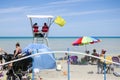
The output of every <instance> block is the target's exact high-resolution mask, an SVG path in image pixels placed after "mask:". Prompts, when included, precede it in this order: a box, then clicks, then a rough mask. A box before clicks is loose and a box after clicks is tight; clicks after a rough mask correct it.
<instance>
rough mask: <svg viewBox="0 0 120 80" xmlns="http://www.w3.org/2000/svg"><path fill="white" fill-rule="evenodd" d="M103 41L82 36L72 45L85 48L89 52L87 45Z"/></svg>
mask: <svg viewBox="0 0 120 80" xmlns="http://www.w3.org/2000/svg"><path fill="white" fill-rule="evenodd" d="M100 41H101V40H100V39H98V38H95V37H89V36H82V37H80V38H78V39H77V40H75V41H74V42H73V43H72V45H73V46H82V45H84V46H85V49H86V50H87V47H86V45H88V44H94V43H98V42H100Z"/></svg>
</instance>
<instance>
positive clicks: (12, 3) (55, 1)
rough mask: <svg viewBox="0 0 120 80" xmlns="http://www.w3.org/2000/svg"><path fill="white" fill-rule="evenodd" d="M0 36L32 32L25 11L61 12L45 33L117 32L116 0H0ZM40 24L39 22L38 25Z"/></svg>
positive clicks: (119, 2)
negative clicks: (60, 20) (62, 22)
mask: <svg viewBox="0 0 120 80" xmlns="http://www.w3.org/2000/svg"><path fill="white" fill-rule="evenodd" d="M0 3H1V4H0V28H1V29H0V36H32V32H31V26H30V21H29V19H28V18H27V16H26V15H53V16H55V17H56V16H61V17H63V18H64V19H65V20H66V24H65V26H64V27H59V26H58V25H56V24H54V23H53V24H52V26H51V28H50V32H49V36H68V37H69V36H120V0H1V1H0ZM40 26H41V25H40Z"/></svg>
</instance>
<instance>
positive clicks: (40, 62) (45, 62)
mask: <svg viewBox="0 0 120 80" xmlns="http://www.w3.org/2000/svg"><path fill="white" fill-rule="evenodd" d="M35 50H36V51H35ZM31 51H32V52H33V54H39V53H41V54H40V55H37V56H34V57H33V68H34V69H40V70H42V69H55V68H56V60H55V56H54V54H53V52H52V50H51V49H50V48H48V47H47V46H46V45H45V44H36V43H32V44H29V45H28V46H26V47H25V48H24V49H23V53H25V54H26V53H28V52H31ZM42 53H43V54H42Z"/></svg>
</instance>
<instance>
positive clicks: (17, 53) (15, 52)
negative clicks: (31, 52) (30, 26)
mask: <svg viewBox="0 0 120 80" xmlns="http://www.w3.org/2000/svg"><path fill="white" fill-rule="evenodd" d="M21 53H22V49H21V47H20V44H19V43H18V42H17V43H16V49H15V50H14V58H16V57H18V55H20V54H21Z"/></svg>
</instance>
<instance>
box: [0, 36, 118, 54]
mask: <svg viewBox="0 0 120 80" xmlns="http://www.w3.org/2000/svg"><path fill="white" fill-rule="evenodd" d="M76 39H77V38H75V37H69V38H65V37H62V38H58V37H57V38H56V37H54V38H48V40H49V47H50V49H51V50H53V51H66V50H67V49H68V48H69V50H70V51H77V52H85V50H86V49H85V46H72V42H73V41H75V40H76ZM99 39H101V40H102V41H101V42H99V43H95V44H89V45H86V48H87V50H89V51H90V53H92V50H93V49H94V48H95V49H96V50H97V52H98V53H100V52H101V50H102V49H105V50H106V51H107V52H106V54H107V55H120V38H119V37H115V38H113V37H112V38H105V37H104V38H99ZM17 42H19V43H20V45H21V47H22V48H25V47H26V46H27V45H28V44H30V43H32V42H33V38H30V37H3V38H0V47H1V48H3V49H4V50H5V51H6V52H8V53H10V54H13V51H14V49H15V44H16V43H17ZM58 55H59V56H60V55H61V54H58Z"/></svg>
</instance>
